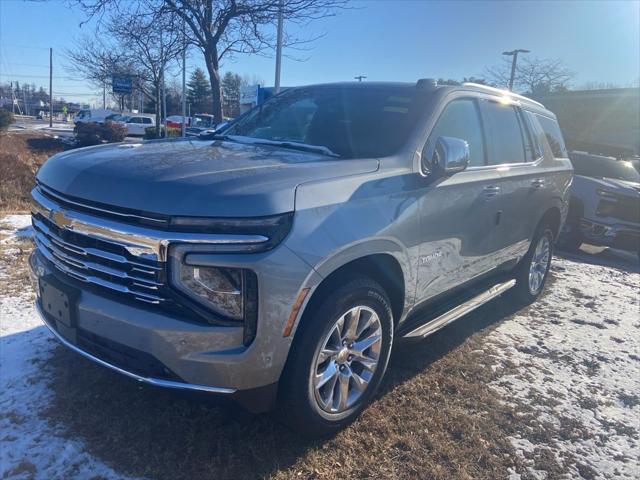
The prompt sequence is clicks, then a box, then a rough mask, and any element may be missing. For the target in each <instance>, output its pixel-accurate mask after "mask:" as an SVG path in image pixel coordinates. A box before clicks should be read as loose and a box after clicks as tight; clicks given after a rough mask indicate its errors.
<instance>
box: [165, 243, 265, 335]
mask: <svg viewBox="0 0 640 480" xmlns="http://www.w3.org/2000/svg"><path fill="white" fill-rule="evenodd" d="M210 249H211V247H210V246H208V245H191V244H179V245H173V246H172V247H171V248H170V249H169V275H168V277H169V282H170V285H171V287H172V290H173V291H174V292H175V297H176V300H177V301H178V302H179V303H181V304H182V305H185V306H187V307H189V308H190V309H191V310H192V311H194V312H195V313H197V314H198V315H199V316H200V317H202V318H203V319H204V320H206V321H207V322H208V323H211V324H214V325H220V324H222V325H242V326H243V327H244V343H245V344H246V345H248V344H249V343H251V341H253V338H254V337H255V333H256V328H257V318H258V281H257V278H256V274H255V272H253V271H252V270H249V269H246V268H235V267H226V266H217V265H211V263H210V259H211V253H212V252H211V250H210ZM205 264H206V265H205Z"/></svg>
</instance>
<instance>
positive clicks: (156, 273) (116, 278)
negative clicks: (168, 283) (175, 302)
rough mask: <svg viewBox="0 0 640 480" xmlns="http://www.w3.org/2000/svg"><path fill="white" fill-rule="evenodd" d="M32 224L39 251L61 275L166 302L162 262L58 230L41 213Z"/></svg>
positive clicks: (145, 299)
mask: <svg viewBox="0 0 640 480" xmlns="http://www.w3.org/2000/svg"><path fill="white" fill-rule="evenodd" d="M32 223H33V228H34V230H35V236H34V240H35V243H36V246H37V248H38V250H39V251H40V253H42V255H44V257H45V258H46V259H47V260H49V262H50V263H52V264H53V265H54V266H55V267H56V268H57V269H58V270H59V271H61V272H62V273H64V274H66V275H68V276H69V277H71V278H73V279H75V280H77V281H80V282H83V283H87V284H90V285H94V286H97V287H99V288H102V289H106V290H108V291H112V292H114V293H117V294H121V295H124V296H126V297H129V298H131V299H134V300H136V301H140V302H145V303H151V304H155V305H159V304H163V303H165V302H167V300H168V298H167V297H166V296H165V295H164V294H163V286H164V276H165V274H164V268H163V265H164V264H163V263H162V262H158V261H154V260H147V259H143V258H135V259H134V258H132V255H131V254H130V253H129V252H128V251H127V250H126V249H125V248H124V246H122V245H121V244H118V243H112V242H109V241H107V240H103V239H97V238H93V237H90V236H87V235H83V234H80V233H77V232H74V231H70V230H66V229H62V228H59V227H58V226H57V225H56V224H55V223H54V222H52V221H51V220H50V219H48V218H46V217H45V216H44V215H42V214H41V213H40V212H34V213H33V215H32Z"/></svg>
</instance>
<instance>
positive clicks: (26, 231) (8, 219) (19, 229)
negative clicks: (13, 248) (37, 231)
mask: <svg viewBox="0 0 640 480" xmlns="http://www.w3.org/2000/svg"><path fill="white" fill-rule="evenodd" d="M0 235H2V236H3V237H6V238H4V239H3V240H2V243H9V242H13V241H14V240H15V239H16V238H31V237H32V236H33V227H32V226H31V215H6V216H4V217H2V218H0Z"/></svg>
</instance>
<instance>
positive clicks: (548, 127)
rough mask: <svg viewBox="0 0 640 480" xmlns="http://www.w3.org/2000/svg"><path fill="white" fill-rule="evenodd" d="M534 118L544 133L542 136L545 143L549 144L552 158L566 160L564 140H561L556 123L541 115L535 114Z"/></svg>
mask: <svg viewBox="0 0 640 480" xmlns="http://www.w3.org/2000/svg"><path fill="white" fill-rule="evenodd" d="M536 117H537V119H538V121H539V122H540V126H541V127H542V130H543V131H544V136H545V137H546V139H547V142H549V146H550V147H551V151H552V152H553V156H554V157H555V158H567V148H566V147H565V145H564V140H563V138H562V133H561V132H560V126H559V125H558V122H556V121H555V120H553V119H552V118H549V117H544V116H542V115H537V114H536Z"/></svg>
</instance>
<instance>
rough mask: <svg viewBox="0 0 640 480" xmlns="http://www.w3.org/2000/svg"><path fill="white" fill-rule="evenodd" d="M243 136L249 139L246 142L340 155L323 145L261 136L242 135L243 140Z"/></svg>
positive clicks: (337, 156) (331, 155) (338, 156)
mask: <svg viewBox="0 0 640 480" xmlns="http://www.w3.org/2000/svg"><path fill="white" fill-rule="evenodd" d="M245 138H246V139H250V142H248V143H255V144H258V145H274V146H276V147H284V148H290V149H291V150H300V151H302V152H315V153H320V154H322V155H326V156H328V157H336V158H340V155H338V154H337V153H336V152H334V151H333V150H331V149H330V148H328V147H325V146H324V145H311V144H308V143H298V142H290V141H287V140H267V139H262V138H250V137H244V138H243V140H244V139H245Z"/></svg>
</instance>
